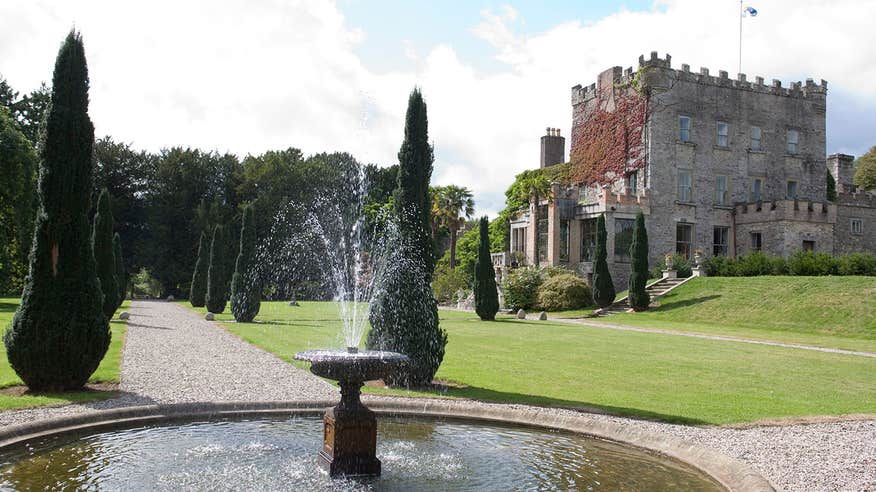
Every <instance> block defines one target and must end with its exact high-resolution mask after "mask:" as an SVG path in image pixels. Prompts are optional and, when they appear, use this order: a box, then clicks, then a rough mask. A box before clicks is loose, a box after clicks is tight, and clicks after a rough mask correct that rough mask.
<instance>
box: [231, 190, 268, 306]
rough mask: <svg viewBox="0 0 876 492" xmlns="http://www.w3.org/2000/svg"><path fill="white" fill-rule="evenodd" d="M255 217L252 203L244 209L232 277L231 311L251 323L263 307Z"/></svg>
mask: <svg viewBox="0 0 876 492" xmlns="http://www.w3.org/2000/svg"><path fill="white" fill-rule="evenodd" d="M255 232H256V231H255V218H254V216H253V207H252V205H247V206H246V207H244V209H243V224H242V225H241V228H240V247H239V251H240V252H239V253H238V254H237V262H236V263H235V267H234V275H233V276H232V278H231V313H232V314H234V319H235V320H237V322H239V323H249V322H250V321H252V320H253V319H254V318H255V317H256V315H257V314H258V313H259V308H260V307H261V286H260V285H259V283H258V272H256V265H255V254H256V235H255Z"/></svg>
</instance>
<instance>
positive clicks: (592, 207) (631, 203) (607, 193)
mask: <svg viewBox="0 0 876 492" xmlns="http://www.w3.org/2000/svg"><path fill="white" fill-rule="evenodd" d="M601 191H602V193H601V194H600V195H599V196H598V197H597V201H595V202H592V203H579V204H578V206H577V207H576V209H575V214H576V215H577V216H592V215H598V214H601V213H603V212H608V211H611V212H621V213H631V214H634V213H637V212H639V211H642V213H644V214H645V215H648V214H650V213H651V191H650V190H647V189H646V190H643V191H642V192H641V193H638V194H632V193H620V194H618V193H613V192H612V190H611V188H610V187H607V186H606V187H604V188H602V190H601Z"/></svg>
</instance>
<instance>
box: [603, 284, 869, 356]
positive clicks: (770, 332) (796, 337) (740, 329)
mask: <svg viewBox="0 0 876 492" xmlns="http://www.w3.org/2000/svg"><path fill="white" fill-rule="evenodd" d="M658 302H659V303H660V307H659V308H657V309H652V310H650V311H646V312H642V313H625V314H616V315H612V316H611V317H609V318H603V319H601V320H600V321H601V322H605V323H611V324H620V325H630V326H640V327H648V328H660V329H669V330H677V331H684V332H692V333H704V334H717V335H726V336H734V337H741V338H751V339H757V340H770V341H779V342H788V343H800V344H808V345H816V346H822V347H831V348H842V349H847V350H862V351H869V352H876V277H745V278H742V277H706V278H695V279H692V280H690V281H689V282H687V283H686V284H684V285H682V286H680V287H678V288H676V289H675V290H673V291H672V292H670V293H669V294H667V295H666V296H665V297H663V298H662V299H660V300H659V301H658Z"/></svg>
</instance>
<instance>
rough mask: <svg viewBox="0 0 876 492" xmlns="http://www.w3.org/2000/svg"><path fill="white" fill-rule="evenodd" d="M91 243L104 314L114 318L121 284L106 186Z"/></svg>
mask: <svg viewBox="0 0 876 492" xmlns="http://www.w3.org/2000/svg"><path fill="white" fill-rule="evenodd" d="M91 244H92V247H93V248H94V259H95V260H96V261H97V278H98V279H100V290H101V291H102V292H103V314H105V315H106V317H107V319H112V317H113V313H115V312H116V308H118V307H119V284H118V282H116V257H115V253H114V252H113V215H112V211H111V210H110V199H109V192H108V191H107V190H106V188H104V190H103V191H101V192H100V197H99V198H98V199H97V214H95V215H94V232H93V233H92V235H91Z"/></svg>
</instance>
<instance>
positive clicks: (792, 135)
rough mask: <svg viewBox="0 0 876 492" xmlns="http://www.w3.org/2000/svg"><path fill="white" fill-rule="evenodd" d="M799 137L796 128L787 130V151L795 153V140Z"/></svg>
mask: <svg viewBox="0 0 876 492" xmlns="http://www.w3.org/2000/svg"><path fill="white" fill-rule="evenodd" d="M799 139H800V134H799V133H798V132H797V130H788V153H789V154H796V153H797V142H798V140H799Z"/></svg>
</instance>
